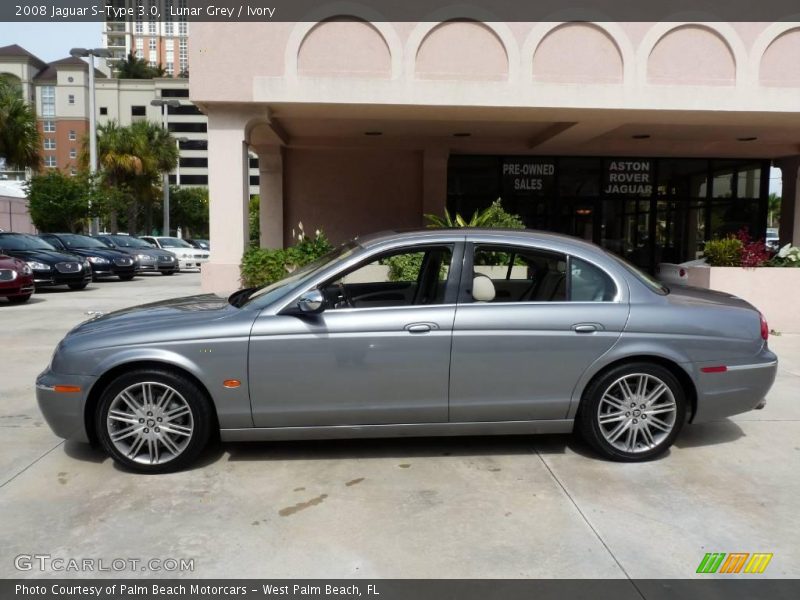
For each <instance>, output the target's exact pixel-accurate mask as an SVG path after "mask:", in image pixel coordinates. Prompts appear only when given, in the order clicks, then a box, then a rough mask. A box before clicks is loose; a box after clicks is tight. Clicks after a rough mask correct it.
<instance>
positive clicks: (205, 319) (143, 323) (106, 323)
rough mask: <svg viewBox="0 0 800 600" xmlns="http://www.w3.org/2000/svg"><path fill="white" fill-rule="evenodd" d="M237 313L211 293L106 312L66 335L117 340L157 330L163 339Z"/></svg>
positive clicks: (225, 301)
mask: <svg viewBox="0 0 800 600" xmlns="http://www.w3.org/2000/svg"><path fill="white" fill-rule="evenodd" d="M238 312H239V309H237V308H235V307H233V306H231V305H230V304H228V301H227V300H226V299H225V298H220V297H219V296H215V295H214V294H201V295H198V296H188V297H186V298H173V299H170V300H162V301H160V302H153V303H151V304H142V305H141V306H133V307H130V308H125V309H123V310H117V311H114V312H110V313H107V314H104V315H101V316H99V317H95V318H94V319H91V320H89V321H85V322H83V323H81V324H80V325H78V326H77V327H76V328H74V329H73V330H72V331H71V332H70V335H71V336H72V335H83V334H88V333H100V332H103V331H109V333H110V335H112V336H113V337H114V338H116V339H117V340H118V341H121V340H123V336H124V335H125V333H126V332H137V333H138V332H144V331H154V330H159V331H162V332H163V333H164V336H163V337H164V338H165V339H166V338H169V337H171V336H170V335H169V331H174V332H177V331H181V330H183V329H187V328H188V329H191V328H193V327H196V326H197V325H200V324H203V325H205V324H208V323H209V322H211V321H213V320H215V319H217V318H223V317H225V316H227V315H228V314H231V313H238Z"/></svg>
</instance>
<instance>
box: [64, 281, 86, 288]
mask: <svg viewBox="0 0 800 600" xmlns="http://www.w3.org/2000/svg"><path fill="white" fill-rule="evenodd" d="M87 285H89V282H88V281H84V282H83V283H70V284H69V289H71V290H84V289H86V286H87Z"/></svg>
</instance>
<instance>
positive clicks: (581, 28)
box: [533, 23, 622, 83]
mask: <svg viewBox="0 0 800 600" xmlns="http://www.w3.org/2000/svg"><path fill="white" fill-rule="evenodd" d="M565 48H569V49H570V50H569V52H564V49H565ZM533 78H534V79H535V80H536V81H551V82H561V83H581V82H593V83H620V82H621V81H622V57H621V56H620V53H619V49H618V48H617V45H616V44H615V43H614V40H613V39H612V38H611V37H610V36H609V35H608V34H607V33H606V32H604V31H603V30H602V29H600V28H599V27H596V26H594V25H591V24H588V23H572V24H565V25H562V26H560V27H557V28H556V29H554V30H552V31H551V32H550V33H548V34H547V36H546V37H545V38H544V39H543V40H542V42H541V43H540V44H539V47H538V48H537V49H536V52H535V54H534V55H533Z"/></svg>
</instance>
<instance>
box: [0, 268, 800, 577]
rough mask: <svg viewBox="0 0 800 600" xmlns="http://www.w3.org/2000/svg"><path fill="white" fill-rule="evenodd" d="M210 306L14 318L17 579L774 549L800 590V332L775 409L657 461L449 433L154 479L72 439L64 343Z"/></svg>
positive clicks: (6, 428) (130, 298)
mask: <svg viewBox="0 0 800 600" xmlns="http://www.w3.org/2000/svg"><path fill="white" fill-rule="evenodd" d="M193 293H199V276H198V275H197V274H188V273H182V274H180V275H177V276H175V277H169V278H168V277H160V276H148V277H140V278H137V280H135V281H133V282H128V283H123V282H118V281H109V282H101V283H95V284H93V285H92V287H91V288H90V289H89V290H87V291H85V292H80V293H76V292H66V291H64V292H58V291H53V292H46V293H42V294H37V295H35V296H34V298H33V299H32V301H31V304H29V305H25V306H10V305H7V304H5V303H3V304H2V305H1V306H0V331H2V336H3V337H2V340H3V343H2V345H0V365H2V372H3V374H4V377H3V386H2V388H0V577H39V576H41V575H42V573H40V572H38V571H36V570H34V571H27V572H20V571H18V570H16V569H15V566H14V557H16V556H17V555H20V554H49V555H51V556H53V557H62V558H95V559H104V560H105V561H111V560H112V559H114V558H123V559H128V558H136V559H140V560H148V559H151V558H155V559H165V558H177V559H181V558H185V559H193V560H194V571H193V572H190V571H184V572H170V573H164V572H160V573H153V572H149V571H140V570H138V569H137V571H134V572H130V571H123V572H122V573H120V575H125V576H134V577H135V576H152V575H154V574H155V575H160V576H194V577H276V578H278V577H409V578H410V577H422V578H426V577H452V578H461V577H464V578H471V577H478V578H482V577H503V578H505V577H508V578H516V577H598V578H604V577H618V578H624V577H634V578H660V577H665V578H686V577H692V576H694V573H695V569H696V568H697V565H698V563H699V562H700V560H701V559H702V557H703V555H704V554H705V553H706V552H773V553H774V558H773V560H772V562H771V564H770V565H769V567H768V568H767V570H766V572H765V574H764V575H765V576H768V577H800V541H799V540H800V525H799V523H800V520H798V519H797V518H796V515H797V509H798V506H799V502H798V498H800V478H798V476H797V473H800V405H799V404H800V403H799V402H798V399H800V393H798V390H800V336H789V335H783V336H780V337H773V338H772V339H771V340H770V342H771V345H772V347H773V349H774V350H775V351H776V352H777V354H778V355H779V357H780V359H781V366H780V370H779V375H778V380H777V382H776V385H775V387H774V388H773V391H772V392H771V393H770V396H769V398H768V404H767V407H766V409H764V410H763V411H758V412H751V413H748V414H745V415H740V416H738V417H735V418H733V419H726V420H722V421H719V422H714V423H709V424H705V425H696V426H690V427H688V428H686V429H685V430H684V432H683V434H682V435H681V437H680V438H679V440H678V442H677V444H676V445H675V447H674V448H673V449H672V451H671V452H670V453H669V454H668V455H667V456H665V457H664V458H662V459H661V460H657V461H654V462H650V463H645V464H634V465H628V464H618V463H611V462H605V461H603V460H599V459H597V458H596V457H595V456H594V455H593V454H592V453H591V451H590V450H589V449H588V448H586V447H585V446H584V445H583V444H581V443H580V442H578V441H576V440H575V439H574V438H573V437H572V436H541V437H493V438H444V439H419V440H414V439H402V440H364V441H325V442H291V443H261V444H249V445H248V444H225V445H222V446H217V447H213V448H210V449H209V450H208V451H207V452H206V453H205V455H204V456H203V459H202V461H201V464H199V465H197V467H196V468H194V469H192V470H190V471H186V472H183V473H177V474H172V475H163V476H141V475H132V474H129V473H126V472H123V471H121V470H119V469H117V468H116V467H115V466H114V465H113V463H112V462H111V460H110V459H108V458H107V457H106V456H105V455H104V454H103V453H102V452H100V451H99V450H96V449H92V448H90V447H88V446H84V445H81V444H76V443H71V442H67V443H64V442H63V441H62V440H60V439H58V438H56V437H55V436H53V435H52V433H50V430H49V429H48V427H47V425H46V424H44V422H43V419H42V417H41V415H40V413H39V411H38V408H37V407H36V403H35V398H34V389H33V382H34V378H35V376H36V374H37V373H38V372H39V371H41V370H42V369H43V368H44V367H45V365H46V364H47V362H48V361H49V359H50V355H51V354H52V351H53V349H54V347H55V345H56V343H57V342H58V341H59V339H60V338H61V337H62V336H63V335H64V333H65V332H66V331H67V330H68V329H70V328H71V327H73V326H74V325H75V324H76V323H78V322H79V321H81V320H83V319H85V318H88V317H87V315H86V314H85V313H86V311H88V310H101V311H109V310H114V309H117V308H122V307H125V306H129V305H133V304H139V303H144V302H149V301H154V300H158V299H162V298H168V297H174V296H181V295H189V294H193ZM48 574H52V575H66V576H78V575H80V574H78V573H56V572H49V573H45V575H48ZM110 574H111V575H114V573H110ZM84 575H86V574H84ZM88 575H90V576H91V575H92V574H91V573H89V574H88Z"/></svg>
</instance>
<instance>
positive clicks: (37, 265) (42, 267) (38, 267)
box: [28, 260, 50, 271]
mask: <svg viewBox="0 0 800 600" xmlns="http://www.w3.org/2000/svg"><path fill="white" fill-rule="evenodd" d="M28 266H29V267H30V268H31V269H33V270H34V271H49V270H50V265H46V264H44V263H41V262H39V261H36V260H29V261H28Z"/></svg>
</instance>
